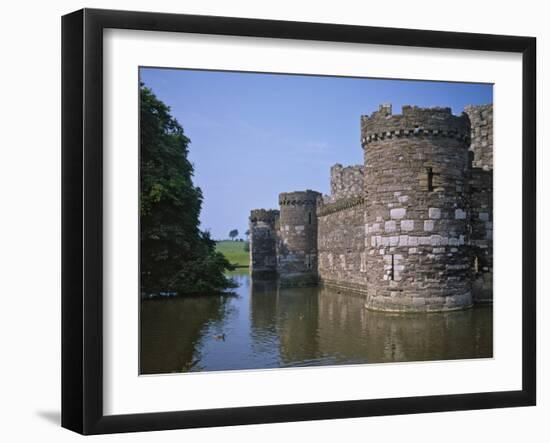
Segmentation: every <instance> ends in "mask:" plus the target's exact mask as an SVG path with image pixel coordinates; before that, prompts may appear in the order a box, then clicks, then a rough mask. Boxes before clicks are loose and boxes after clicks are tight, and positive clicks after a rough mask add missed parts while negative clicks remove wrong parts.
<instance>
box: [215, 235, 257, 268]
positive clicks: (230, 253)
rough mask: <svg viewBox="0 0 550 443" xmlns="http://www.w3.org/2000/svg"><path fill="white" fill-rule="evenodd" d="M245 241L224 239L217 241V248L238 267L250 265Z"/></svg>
mask: <svg viewBox="0 0 550 443" xmlns="http://www.w3.org/2000/svg"><path fill="white" fill-rule="evenodd" d="M245 244H246V243H245V242H244V241H242V242H241V241H231V240H224V241H219V242H217V243H216V249H217V250H218V251H220V252H221V253H222V254H223V255H225V257H226V258H227V260H229V262H230V263H232V264H233V265H235V266H237V267H245V268H248V266H249V256H248V252H246V251H245V250H244V245H245Z"/></svg>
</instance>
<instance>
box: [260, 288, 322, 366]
mask: <svg viewBox="0 0 550 443" xmlns="http://www.w3.org/2000/svg"><path fill="white" fill-rule="evenodd" d="M251 288H252V289H251V296H250V308H251V309H250V315H251V327H252V343H253V347H254V350H255V351H257V352H262V350H263V347H264V346H266V339H267V338H269V340H267V341H275V340H276V341H277V342H278V346H279V350H280V358H281V364H282V365H287V364H291V363H293V362H301V363H304V362H305V361H307V360H312V359H315V358H317V357H318V355H319V346H318V340H317V330H318V327H319V325H318V324H317V319H318V317H319V316H318V313H317V288H315V287H309V288H281V287H280V285H279V282H278V281H277V280H259V279H253V280H252V284H251ZM270 335H271V337H269V336H270Z"/></svg>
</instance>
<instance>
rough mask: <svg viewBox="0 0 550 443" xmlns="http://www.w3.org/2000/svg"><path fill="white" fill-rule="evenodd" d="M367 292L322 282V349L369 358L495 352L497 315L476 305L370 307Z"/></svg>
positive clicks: (445, 356) (469, 355)
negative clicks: (397, 310)
mask: <svg viewBox="0 0 550 443" xmlns="http://www.w3.org/2000/svg"><path fill="white" fill-rule="evenodd" d="M364 303H365V300H364V298H363V297H360V296H357V297H353V296H350V295H349V294H339V293H338V292H336V291H334V290H333V289H330V288H321V289H320V294H319V308H318V309H319V322H318V324H319V349H320V351H321V352H322V353H323V354H329V355H330V354H334V355H338V356H339V358H340V359H341V360H342V361H353V359H354V358H357V356H366V360H367V361H368V362H369V363H379V362H392V361H422V360H439V359H448V358H455V359H460V358H472V357H480V356H481V357H491V356H492V348H491V347H490V346H489V345H485V344H484V343H489V344H490V343H492V340H487V336H492V316H491V315H490V311H489V310H488V311H486V312H487V313H488V315H486V316H484V315H480V314H482V313H483V308H480V309H477V310H475V311H472V310H466V311H460V312H448V313H431V314H428V315H426V314H407V315H402V314H391V313H384V312H376V311H370V310H367V309H365V307H364Z"/></svg>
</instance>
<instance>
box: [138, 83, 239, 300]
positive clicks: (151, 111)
mask: <svg viewBox="0 0 550 443" xmlns="http://www.w3.org/2000/svg"><path fill="white" fill-rule="evenodd" d="M140 143H141V145H140V228H141V251H140V252H141V269H140V273H141V291H142V293H146V294H157V293H159V292H164V291H169V292H177V293H178V294H188V293H207V292H219V291H222V290H224V289H227V288H230V287H234V284H233V282H232V281H231V280H230V279H228V278H227V277H226V276H225V274H224V272H225V271H226V270H230V269H232V266H231V264H230V263H229V262H228V261H227V260H226V259H225V257H224V256H223V255H222V254H221V253H219V252H217V251H216V250H215V245H216V243H215V242H214V241H213V240H212V239H211V238H210V234H209V233H208V232H203V231H201V230H200V229H199V216H200V211H201V205H202V200H203V197H202V192H201V190H200V188H199V187H196V186H194V185H193V180H192V178H193V165H192V164H191V162H190V161H189V160H188V153H189V143H190V140H189V139H188V138H187V137H186V136H185V134H184V132H183V128H182V127H181V126H180V124H179V123H178V122H177V121H176V120H175V119H174V118H173V117H172V116H171V115H170V108H169V107H168V106H166V105H165V104H164V103H163V102H161V101H160V100H159V99H157V97H156V96H155V95H154V94H153V92H152V91H151V89H149V88H147V87H145V86H144V85H143V83H142V84H141V85H140Z"/></svg>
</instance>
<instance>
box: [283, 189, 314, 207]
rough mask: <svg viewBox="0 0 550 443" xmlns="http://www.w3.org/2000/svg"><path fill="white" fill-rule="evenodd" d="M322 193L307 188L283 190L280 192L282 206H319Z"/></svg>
mask: <svg viewBox="0 0 550 443" xmlns="http://www.w3.org/2000/svg"><path fill="white" fill-rule="evenodd" d="M320 199H321V193H320V192H317V191H312V190H311V189H306V190H305V191H294V192H282V193H280V194H279V205H280V206H301V205H304V206H317V202H318V201H319V200H320Z"/></svg>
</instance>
